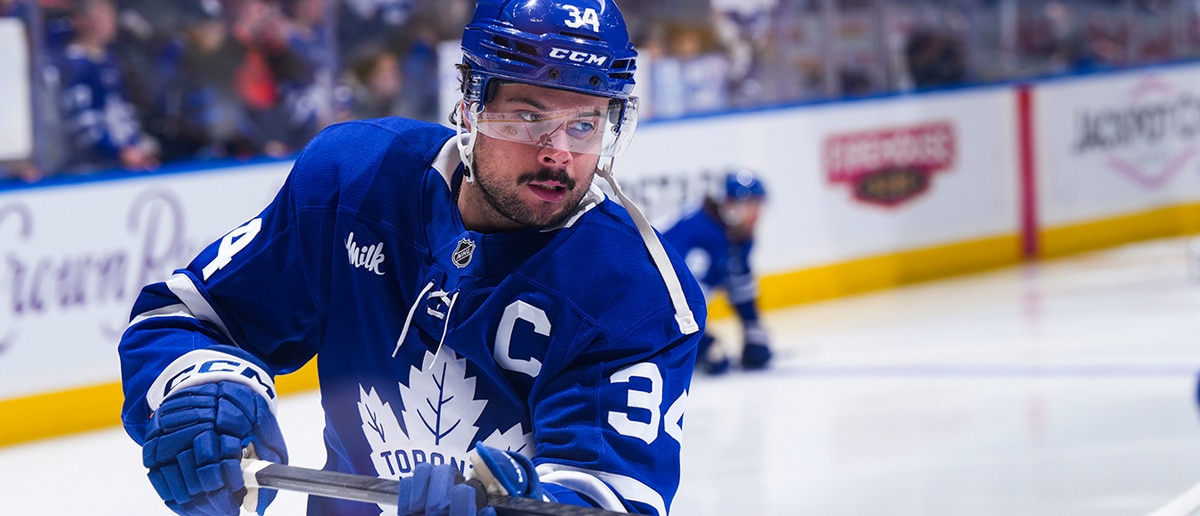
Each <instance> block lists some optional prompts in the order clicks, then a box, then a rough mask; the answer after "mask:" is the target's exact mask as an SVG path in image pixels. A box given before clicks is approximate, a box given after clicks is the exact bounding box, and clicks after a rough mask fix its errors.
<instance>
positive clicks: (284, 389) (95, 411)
mask: <svg viewBox="0 0 1200 516" xmlns="http://www.w3.org/2000/svg"><path fill="white" fill-rule="evenodd" d="M275 382H276V383H275V387H276V389H277V390H278V391H279V394H280V395H281V396H284V395H288V394H293V393H297V392H304V391H308V390H312V389H315V388H316V387H317V366H316V361H315V360H313V361H311V362H309V363H308V365H306V366H304V367H303V368H301V369H300V370H299V371H296V372H294V373H292V374H288V375H283V376H280V377H278V378H276V379H275ZM124 400H125V396H124V394H122V392H121V383H120V382H113V383H106V384H102V385H94V386H91V387H82V388H78V389H70V390H65V391H57V392H50V393H46V394H37V395H34V396H29V397H25V398H15V399H9V400H0V421H6V422H7V424H4V425H0V446H8V445H12V444H19V443H24V442H29V441H34V440H38V439H45V438H49V437H58V436H62V435H68V434H74V433H79V432H87V431H91V430H97V429H101V428H108V427H112V426H117V425H120V424H121V404H122V403H123V402H124ZM17 422H20V423H19V424H18V423H17Z"/></svg>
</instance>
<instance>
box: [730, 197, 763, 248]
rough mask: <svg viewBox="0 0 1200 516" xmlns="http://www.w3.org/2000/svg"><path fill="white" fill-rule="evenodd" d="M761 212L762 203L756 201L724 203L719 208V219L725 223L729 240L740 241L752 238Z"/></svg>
mask: <svg viewBox="0 0 1200 516" xmlns="http://www.w3.org/2000/svg"><path fill="white" fill-rule="evenodd" d="M761 210H762V202H761V201H757V200H754V201H727V202H725V203H724V204H723V205H722V206H721V219H722V220H724V221H725V225H726V229H727V231H728V232H729V236H730V238H731V239H732V240H734V241H742V240H748V239H750V238H751V237H753V236H754V226H756V225H757V224H758V215H759V212H760V211H761Z"/></svg>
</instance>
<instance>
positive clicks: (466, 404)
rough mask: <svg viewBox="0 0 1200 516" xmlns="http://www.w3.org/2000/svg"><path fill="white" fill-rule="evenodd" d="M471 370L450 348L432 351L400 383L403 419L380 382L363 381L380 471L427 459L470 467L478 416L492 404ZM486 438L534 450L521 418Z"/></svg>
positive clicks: (361, 407) (366, 418) (398, 473)
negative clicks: (478, 393) (479, 393)
mask: <svg viewBox="0 0 1200 516" xmlns="http://www.w3.org/2000/svg"><path fill="white" fill-rule="evenodd" d="M466 370H467V363H466V360H465V359H463V358H460V357H459V356H458V354H457V353H455V352H454V351H453V350H450V349H449V348H442V352H441V353H440V354H438V355H434V354H433V353H430V352H426V353H425V359H424V363H423V364H422V366H421V368H420V369H418V368H417V367H416V366H413V367H412V369H411V370H410V372H409V385H404V384H403V383H399V384H398V385H399V388H400V399H401V400H402V402H403V403H404V410H403V412H402V413H401V414H400V415H401V418H400V419H397V418H396V412H394V411H393V409H392V407H391V404H390V403H385V402H383V400H381V399H380V397H379V393H378V392H377V391H376V390H375V388H374V387H371V388H369V389H367V388H365V387H363V385H362V384H359V386H358V392H359V402H358V413H359V416H360V417H361V418H362V430H363V434H364V435H365V436H366V438H367V442H368V443H369V444H370V445H371V461H372V463H373V464H374V465H375V473H376V474H377V475H378V476H380V477H384V478H393V479H396V478H400V477H404V476H408V474H409V473H411V472H412V468H413V466H415V465H417V464H420V463H422V462H429V463H432V464H434V465H438V464H451V465H453V466H455V467H457V468H459V469H460V470H462V471H463V472H464V473H465V472H466V470H467V468H469V467H470V463H469V462H468V461H467V452H469V451H470V450H471V445H472V444H474V440H475V439H476V437H475V436H476V434H478V432H479V427H478V426H476V422H478V421H479V417H480V416H481V415H482V414H483V410H484V408H485V407H487V401H486V400H477V399H475V378H473V377H468V376H467V375H466ZM401 420H403V422H404V425H403V426H401V424H400V421H401ZM483 443H484V444H485V445H487V446H492V447H495V448H499V449H502V450H512V451H516V452H519V453H524V454H526V455H532V454H533V435H532V434H526V433H524V432H522V431H521V423H517V424H515V425H513V426H512V427H510V428H509V429H508V430H506V431H504V432H500V431H499V430H496V431H493V432H492V434H491V435H489V436H488V437H487V438H486V439H484V440H483Z"/></svg>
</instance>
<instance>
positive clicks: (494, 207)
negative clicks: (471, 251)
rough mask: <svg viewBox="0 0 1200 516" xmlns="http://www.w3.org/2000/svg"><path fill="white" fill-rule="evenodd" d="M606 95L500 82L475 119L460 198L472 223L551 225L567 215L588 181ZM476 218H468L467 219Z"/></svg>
mask: <svg viewBox="0 0 1200 516" xmlns="http://www.w3.org/2000/svg"><path fill="white" fill-rule="evenodd" d="M608 105H609V103H608V99H606V98H603V97H596V96H592V95H584V94H581V93H572V92H568V91H562V90H555V89H550V88H543V87H539V86H531V85H527V84H505V85H501V86H500V87H499V88H497V91H496V95H495V98H493V99H492V100H491V101H490V102H488V103H487V106H486V107H485V109H484V110H483V112H482V113H480V114H479V115H478V117H477V119H476V123H477V124H478V126H479V127H478V139H477V141H476V143H475V153H474V161H475V167H474V172H475V183H474V185H473V186H472V185H469V184H467V185H464V186H463V191H462V194H463V195H473V196H474V197H476V198H474V199H469V201H471V202H467V203H460V207H462V208H463V210H462V211H463V221H464V222H466V223H467V224H468V225H473V226H474V227H472V228H471V229H477V230H484V231H489V230H490V231H504V230H512V229H519V228H522V227H550V226H555V225H557V224H560V223H562V222H563V221H564V220H566V219H567V218H568V217H569V216H570V215H571V213H572V212H573V211H574V209H575V207H576V206H578V205H579V201H580V200H581V199H583V196H584V194H586V193H587V191H588V188H589V187H590V186H591V184H592V178H593V175H594V174H595V171H596V163H597V162H598V160H599V152H600V147H601V140H602V139H603V134H602V132H603V129H604V120H605V116H606V115H607V113H608ZM472 219H475V220H472Z"/></svg>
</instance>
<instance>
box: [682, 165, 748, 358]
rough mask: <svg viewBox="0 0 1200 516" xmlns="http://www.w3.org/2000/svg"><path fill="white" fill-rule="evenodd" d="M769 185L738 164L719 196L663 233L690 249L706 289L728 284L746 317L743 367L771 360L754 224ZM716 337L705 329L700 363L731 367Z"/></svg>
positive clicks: (689, 260)
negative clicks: (761, 311) (754, 262)
mask: <svg viewBox="0 0 1200 516" xmlns="http://www.w3.org/2000/svg"><path fill="white" fill-rule="evenodd" d="M766 197H767V191H766V188H764V187H763V184H762V181H760V180H759V179H758V178H757V177H756V176H755V175H754V173H753V172H751V171H749V170H737V171H734V172H730V173H729V174H727V175H726V176H725V180H724V188H723V192H722V195H721V196H720V197H719V198H714V197H711V196H710V197H707V198H705V199H704V203H703V204H702V205H701V206H700V208H699V209H696V210H695V211H692V212H690V213H688V214H686V215H684V217H683V218H681V219H680V220H679V221H678V222H676V223H675V224H674V225H673V226H671V228H670V229H668V230H667V231H666V232H665V233H664V234H663V237H664V238H666V239H667V242H670V244H671V245H672V246H674V247H675V249H676V250H677V251H679V253H680V254H682V255H684V256H685V258H686V260H687V264H688V267H689V268H690V269H691V271H692V273H693V274H695V276H696V279H697V280H699V281H700V285H701V287H702V288H703V289H704V291H705V294H706V295H707V294H709V293H710V292H711V291H712V290H714V289H717V288H723V289H725V293H726V295H728V297H729V303H730V304H731V305H733V308H734V310H736V311H737V315H738V318H739V319H740V320H741V323H742V336H743V340H742V360H741V364H742V368H744V369H762V368H765V367H767V365H768V364H769V363H770V361H771V348H770V345H769V339H768V334H767V332H766V330H764V329H763V326H762V324H760V323H759V321H758V282H757V280H756V279H755V277H754V273H753V271H752V270H751V269H750V250H751V248H753V247H754V228H755V226H756V225H757V224H758V215H759V211H760V210H761V209H762V203H763V202H764V201H765V200H766ZM715 340H716V339H715V338H714V337H712V336H711V335H709V334H707V333H706V334H705V335H704V337H702V338H701V340H700V347H699V349H698V351H697V356H696V361H697V362H696V363H697V366H698V367H699V368H700V369H701V370H703V371H705V372H707V373H710V374H721V373H724V372H726V371H728V370H729V367H730V361H729V358H728V357H726V356H725V354H724V353H723V352H721V350H720V349H719V348H718V347H714V346H713V343H714V342H715Z"/></svg>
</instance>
